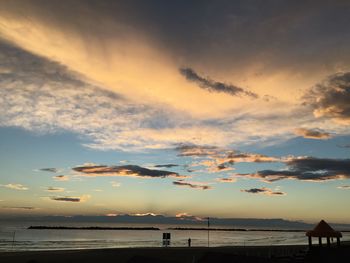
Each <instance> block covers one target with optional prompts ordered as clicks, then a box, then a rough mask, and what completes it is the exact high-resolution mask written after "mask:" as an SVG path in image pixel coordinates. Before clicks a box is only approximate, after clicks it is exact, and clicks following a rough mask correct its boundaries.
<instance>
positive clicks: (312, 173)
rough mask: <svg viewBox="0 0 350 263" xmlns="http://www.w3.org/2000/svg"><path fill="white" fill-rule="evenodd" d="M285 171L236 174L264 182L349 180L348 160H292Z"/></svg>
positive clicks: (349, 164)
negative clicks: (283, 180)
mask: <svg viewBox="0 0 350 263" xmlns="http://www.w3.org/2000/svg"><path fill="white" fill-rule="evenodd" d="M285 164H286V165H287V168H288V169H285V170H261V171H258V172H257V173H255V174H238V175H242V176H249V177H253V178H260V179H263V180H265V181H269V182H274V181H278V180H282V179H297V180H303V181H314V182H322V181H327V180H336V179H349V178H350V159H327V158H314V157H303V158H301V157H300V158H292V159H290V160H288V161H286V162H285Z"/></svg>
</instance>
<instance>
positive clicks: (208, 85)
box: [179, 68, 258, 99]
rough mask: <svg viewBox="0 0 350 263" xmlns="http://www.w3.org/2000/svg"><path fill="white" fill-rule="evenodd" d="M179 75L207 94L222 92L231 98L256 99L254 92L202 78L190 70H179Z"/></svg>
mask: <svg viewBox="0 0 350 263" xmlns="http://www.w3.org/2000/svg"><path fill="white" fill-rule="evenodd" d="M179 70H180V73H181V74H182V75H183V76H184V77H185V78H186V79H187V80H188V81H192V82H194V83H196V84H197V85H198V86H199V87H201V88H202V89H205V90H207V91H209V92H223V93H226V94H229V95H231V96H241V95H244V96H249V97H251V98H254V99H256V98H257V97H258V95H257V94H256V93H254V92H251V91H247V90H245V89H243V88H241V87H238V86H235V85H232V84H227V83H223V82H219V81H215V80H212V79H210V78H208V77H202V76H200V75H199V74H198V73H197V72H195V71H194V70H193V69H191V68H180V69H179Z"/></svg>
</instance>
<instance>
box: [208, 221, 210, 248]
mask: <svg viewBox="0 0 350 263" xmlns="http://www.w3.org/2000/svg"><path fill="white" fill-rule="evenodd" d="M209 227H210V223H209V217H208V247H209Z"/></svg>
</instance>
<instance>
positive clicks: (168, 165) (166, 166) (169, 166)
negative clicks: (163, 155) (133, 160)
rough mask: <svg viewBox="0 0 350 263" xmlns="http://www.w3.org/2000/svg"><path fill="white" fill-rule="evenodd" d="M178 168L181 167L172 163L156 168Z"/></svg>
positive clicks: (159, 165)
mask: <svg viewBox="0 0 350 263" xmlns="http://www.w3.org/2000/svg"><path fill="white" fill-rule="evenodd" d="M177 166H179V165H178V164H172V163H170V164H157V165H155V166H154V167H156V168H162V167H164V168H172V167H177Z"/></svg>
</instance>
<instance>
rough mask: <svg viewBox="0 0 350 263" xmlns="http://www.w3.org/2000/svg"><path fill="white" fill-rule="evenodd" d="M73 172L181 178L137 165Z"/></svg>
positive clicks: (93, 168) (176, 174)
mask: <svg viewBox="0 0 350 263" xmlns="http://www.w3.org/2000/svg"><path fill="white" fill-rule="evenodd" d="M73 170H74V171H76V172H79V173H82V174H85V175H87V176H139V177H152V178H156V177H161V178H164V177H168V176H171V177H183V176H181V175H179V174H178V173H175V172H170V171H164V170H153V169H148V168H144V167H141V166H138V165H121V166H107V165H96V166H79V167H74V168H73Z"/></svg>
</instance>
